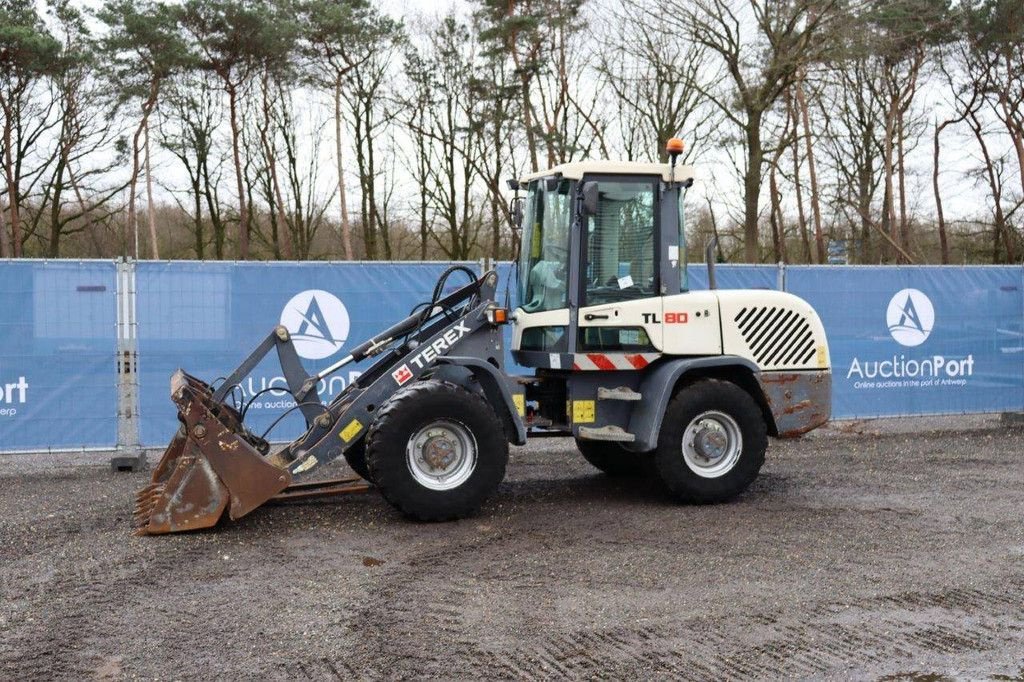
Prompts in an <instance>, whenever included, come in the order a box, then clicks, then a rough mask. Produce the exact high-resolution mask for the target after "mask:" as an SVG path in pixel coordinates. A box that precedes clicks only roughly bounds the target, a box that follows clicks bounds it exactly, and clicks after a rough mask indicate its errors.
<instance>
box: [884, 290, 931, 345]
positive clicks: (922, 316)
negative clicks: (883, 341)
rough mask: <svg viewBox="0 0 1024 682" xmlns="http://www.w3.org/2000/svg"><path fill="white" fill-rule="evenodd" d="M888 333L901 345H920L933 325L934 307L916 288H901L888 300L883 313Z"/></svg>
mask: <svg viewBox="0 0 1024 682" xmlns="http://www.w3.org/2000/svg"><path fill="white" fill-rule="evenodd" d="M885 321H886V323H887V324H888V325H889V333H890V334H892V338H893V339H894V340H895V341H896V343H898V344H900V345H901V346H920V345H921V344H922V343H924V342H925V341H926V340H927V339H928V335H929V334H931V333H932V327H934V326H935V308H933V307H932V302H931V301H930V300H929V299H928V297H927V296H925V295H924V294H923V293H922V292H920V291H918V290H917V289H903V290H902V291H898V292H896V295H895V296H893V297H892V299H891V300H890V301H889V309H888V310H887V311H886V313H885Z"/></svg>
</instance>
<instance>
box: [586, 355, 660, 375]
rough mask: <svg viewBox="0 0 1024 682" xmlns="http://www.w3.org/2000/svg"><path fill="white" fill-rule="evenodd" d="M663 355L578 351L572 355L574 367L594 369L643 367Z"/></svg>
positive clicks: (632, 368)
mask: <svg viewBox="0 0 1024 682" xmlns="http://www.w3.org/2000/svg"><path fill="white" fill-rule="evenodd" d="M659 357H661V355H660V354H658V353H576V354H575V355H573V356H572V368H573V369H576V370H584V371H586V370H594V369H604V370H610V369H629V370H635V369H643V368H644V367H646V366H647V365H649V364H651V363H652V362H654V361H655V360H657V359H658V358H659Z"/></svg>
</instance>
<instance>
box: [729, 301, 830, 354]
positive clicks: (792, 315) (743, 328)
mask: <svg viewBox="0 0 1024 682" xmlns="http://www.w3.org/2000/svg"><path fill="white" fill-rule="evenodd" d="M733 321H734V322H735V323H736V325H737V326H738V327H739V330H740V334H742V335H743V340H744V341H746V342H747V347H748V348H749V349H750V354H751V355H753V357H754V361H755V362H757V364H758V366H760V367H763V368H769V367H793V366H801V365H806V364H808V363H810V361H811V360H812V359H813V358H814V356H815V353H816V352H817V349H816V347H815V343H814V332H813V331H811V325H810V323H808V322H807V318H806V317H804V316H803V315H801V314H800V313H798V312H797V311H795V310H792V309H790V308H784V307H778V306H756V307H752V308H743V309H742V310H740V311H739V312H738V313H736V317H735V318H734V319H733Z"/></svg>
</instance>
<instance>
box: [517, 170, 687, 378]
mask: <svg viewBox="0 0 1024 682" xmlns="http://www.w3.org/2000/svg"><path fill="white" fill-rule="evenodd" d="M692 183H693V169H692V168H691V167H689V166H673V165H671V164H651V163H636V162H607V161H588V162H580V163H571V164H565V165H562V166H557V167H555V168H553V169H551V170H550V171H546V172H542V173H536V174H533V175H529V176H527V177H525V178H523V179H522V180H520V182H519V185H520V187H522V188H524V189H525V190H526V197H525V199H524V205H523V212H522V215H523V218H522V247H521V249H520V258H519V264H518V265H519V292H518V293H519V302H520V303H519V308H518V310H517V311H516V317H515V336H514V339H513V346H512V347H513V354H514V356H515V358H516V360H517V362H519V363H520V364H522V365H524V366H530V367H545V368H551V369H570V368H571V367H572V364H566V363H571V362H572V356H573V355H574V354H576V353H578V352H587V351H591V350H606V351H618V352H644V351H651V352H657V351H659V350H660V349H661V343H660V341H661V325H660V316H661V306H660V305H657V306H652V305H651V302H652V301H651V300H652V299H658V301H659V302H660V297H662V296H665V295H672V294H678V293H680V292H682V291H686V259H685V253H686V239H685V234H684V231H683V214H682V204H683V202H682V199H683V196H684V194H685V191H686V189H687V188H688V187H689V186H690V185H691V184H692ZM561 356H567V357H561Z"/></svg>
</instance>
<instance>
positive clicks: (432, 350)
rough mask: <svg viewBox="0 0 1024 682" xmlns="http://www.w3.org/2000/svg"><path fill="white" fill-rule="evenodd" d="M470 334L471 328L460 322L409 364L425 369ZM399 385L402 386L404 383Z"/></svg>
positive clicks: (410, 360) (396, 379) (415, 356)
mask: <svg viewBox="0 0 1024 682" xmlns="http://www.w3.org/2000/svg"><path fill="white" fill-rule="evenodd" d="M468 333H469V327H467V326H466V325H465V323H464V322H459V323H458V324H456V325H455V326H454V327H452V328H451V329H449V330H448V331H446V332H445V333H444V334H443V335H442V336H441V338H439V339H434V340H433V341H431V342H430V345H429V346H426V347H424V348H423V350H421V351H420V352H419V353H417V354H416V355H414V356H412V357H411V358H409V362H410V363H411V364H413V365H416V366H417V367H419V368H420V369H423V368H424V367H425V366H426V365H429V364H430V363H431V362H433V361H434V360H436V359H437V356H439V355H443V354H444V352H445V351H446V350H448V349H449V348H451V347H452V346H454V345H455V342H456V341H458V340H459V339H461V338H462V337H463V336H465V335H466V334H468ZM410 376H411V373H410ZM395 381H398V377H395ZM406 381H408V378H407V379H406ZM399 383H400V384H401V383H404V382H399Z"/></svg>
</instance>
